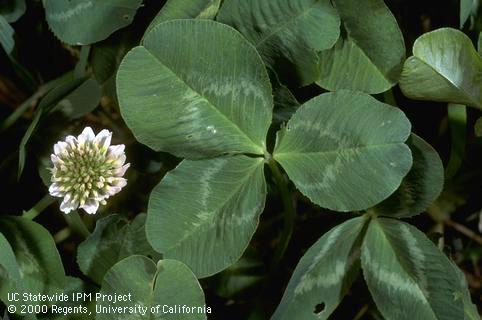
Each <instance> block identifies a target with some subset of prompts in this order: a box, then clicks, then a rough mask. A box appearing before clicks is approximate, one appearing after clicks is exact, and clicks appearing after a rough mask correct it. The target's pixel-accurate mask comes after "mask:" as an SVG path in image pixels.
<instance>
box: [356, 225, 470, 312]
mask: <svg viewBox="0 0 482 320" xmlns="http://www.w3.org/2000/svg"><path fill="white" fill-rule="evenodd" d="M362 268H363V274H364V276H365V280H366V282H367V285H368V288H369V289H370V292H371V294H372V297H373V300H374V301H375V303H376V305H377V308H378V310H380V312H381V313H382V315H383V316H384V317H385V318H387V319H397V320H404V319H409V320H419V319H420V320H453V319H464V310H463V301H462V299H461V298H462V296H463V294H464V291H465V290H466V288H463V287H462V285H461V281H460V278H459V275H458V274H457V273H456V272H455V269H454V266H453V264H452V263H451V262H450V260H449V259H448V258H447V257H446V256H445V255H444V254H443V253H442V252H441V251H440V250H439V249H438V248H437V247H436V246H435V245H434V244H433V243H432V242H431V241H430V240H429V239H428V238H427V237H426V236H425V234H423V233H422V232H420V231H418V230H417V229H416V228H414V227H412V226H410V225H409V224H406V223H403V222H400V221H397V220H393V219H384V218H377V219H373V220H372V221H371V222H370V224H369V226H368V230H367V233H366V236H365V239H364V242H363V246H362Z"/></svg>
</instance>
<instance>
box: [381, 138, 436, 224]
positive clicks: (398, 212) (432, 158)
mask: <svg viewBox="0 0 482 320" xmlns="http://www.w3.org/2000/svg"><path fill="white" fill-rule="evenodd" d="M407 145H408V146H409V147H410V150H411V151H412V156H413V166H412V168H411V169H410V171H409V172H408V174H407V175H406V176H405V178H403V180H402V184H401V185H400V187H399V188H398V190H397V191H395V193H393V194H392V195H391V196H390V197H389V198H388V199H386V200H384V201H383V202H382V203H380V204H378V205H377V206H376V207H374V208H373V209H372V210H373V211H375V213H376V214H378V215H385V216H391V217H397V218H407V217H411V216H414V215H417V214H419V213H421V212H423V211H424V210H426V209H427V208H428V207H429V206H430V205H431V204H432V203H433V202H434V201H435V199H437V197H438V196H439V195H440V193H441V192H442V189H443V186H444V168H443V164H442V160H440V157H439V155H438V153H437V151H435V149H434V148H432V146H431V145H429V144H428V143H427V142H425V141H424V140H423V139H422V138H420V137H418V136H417V135H415V134H413V133H412V135H411V136H410V138H409V139H408V141H407Z"/></svg>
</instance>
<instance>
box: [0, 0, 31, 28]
mask: <svg viewBox="0 0 482 320" xmlns="http://www.w3.org/2000/svg"><path fill="white" fill-rule="evenodd" d="M26 9H27V6H26V4H25V0H4V1H2V4H1V5H0V16H3V17H4V18H5V20H7V21H8V22H10V23H12V22H15V21H17V20H18V19H19V18H20V17H21V16H22V15H23V14H24V13H25V10H26Z"/></svg>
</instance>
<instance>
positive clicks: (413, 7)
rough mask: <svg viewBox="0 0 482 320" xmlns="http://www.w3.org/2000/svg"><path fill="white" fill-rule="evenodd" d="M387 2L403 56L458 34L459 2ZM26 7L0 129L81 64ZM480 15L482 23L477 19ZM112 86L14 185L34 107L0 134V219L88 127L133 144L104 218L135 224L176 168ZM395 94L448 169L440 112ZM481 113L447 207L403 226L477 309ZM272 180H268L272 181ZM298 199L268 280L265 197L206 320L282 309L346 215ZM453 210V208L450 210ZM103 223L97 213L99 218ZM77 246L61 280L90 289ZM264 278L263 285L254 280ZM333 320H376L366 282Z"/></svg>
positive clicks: (481, 294)
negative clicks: (304, 260)
mask: <svg viewBox="0 0 482 320" xmlns="http://www.w3.org/2000/svg"><path fill="white" fill-rule="evenodd" d="M386 3H387V5H388V6H389V7H390V9H391V10H392V12H393V13H394V15H395V16H396V18H397V20H398V22H399V25H400V28H401V29H402V32H403V34H404V37H405V42H406V47H407V56H409V55H410V54H411V52H410V51H411V47H412V44H413V42H414V41H415V39H416V38H417V37H418V36H419V35H421V34H422V33H424V32H427V31H430V30H433V29H436V28H439V27H453V28H458V27H459V2H458V1H455V0H421V1H417V0H389V1H386ZM162 5H163V1H155V0H147V1H145V5H144V7H142V8H141V9H139V11H138V13H137V16H136V18H135V21H134V23H133V24H132V25H131V26H129V27H128V28H125V29H122V30H120V31H118V32H116V33H115V34H114V35H112V36H111V37H110V38H109V39H108V40H106V41H105V42H104V43H107V44H109V43H110V44H115V43H116V42H119V41H123V42H125V44H126V46H133V45H135V44H136V43H137V42H138V41H139V39H140V37H141V36H142V34H143V32H144V30H145V28H146V27H147V25H148V24H149V22H150V21H151V19H152V18H153V17H154V15H155V14H156V13H157V12H158V11H159V9H160V8H161V7H162ZM27 6H28V9H27V12H26V14H25V15H24V16H22V18H20V20H18V21H17V22H15V23H14V24H13V27H14V29H15V32H16V38H15V41H16V48H15V51H14V55H13V56H14V58H15V61H11V60H10V59H9V58H8V57H7V56H6V55H5V53H4V52H3V51H2V50H0V121H1V120H2V119H4V118H6V117H7V116H8V115H9V114H10V113H11V112H12V111H13V110H14V109H15V108H17V107H18V106H19V104H20V103H21V102H23V101H24V100H25V99H26V98H28V97H30V96H31V95H32V94H34V93H35V92H36V91H37V89H38V87H39V86H40V85H41V84H43V83H45V82H48V81H49V80H51V79H54V78H57V77H59V76H60V75H62V74H64V73H65V72H67V71H69V70H71V69H73V68H74V66H75V64H76V62H77V60H78V55H79V48H77V47H68V46H66V45H63V44H62V43H60V42H59V41H58V40H57V39H56V38H55V37H54V36H53V34H52V33H51V32H50V31H49V30H48V26H47V24H46V22H45V19H44V13H43V9H42V6H41V3H40V1H30V2H28V4H27ZM479 17H480V19H482V15H479ZM464 31H466V32H467V34H469V36H471V38H472V39H473V40H474V43H475V44H476V39H477V35H478V31H480V26H478V25H476V26H475V28H474V29H473V30H469V29H468V27H466V29H464ZM112 88H113V83H112V81H111V82H108V84H107V85H106V86H105V88H104V97H103V99H102V102H101V106H100V107H99V108H101V109H103V110H104V111H103V112H106V111H107V112H109V113H110V117H109V119H105V117H104V116H103V115H102V112H100V111H99V108H97V109H96V110H95V111H94V112H92V113H90V114H88V115H87V116H86V117H84V118H82V119H80V120H77V121H74V122H72V121H66V120H65V119H63V118H62V117H53V118H52V119H49V120H48V121H47V122H45V123H42V125H41V126H40V127H39V128H38V130H37V132H36V133H35V134H34V135H33V137H32V140H31V143H30V144H29V147H28V154H27V162H26V167H25V170H24V173H23V175H22V177H21V179H20V180H17V176H16V173H17V162H18V145H19V142H20V140H21V138H22V136H23V134H24V133H25V131H26V129H27V127H28V125H29V123H30V122H31V119H32V115H33V112H34V110H35V107H36V104H35V103H34V104H33V105H32V107H31V108H30V110H29V111H28V112H27V113H26V114H25V115H24V116H23V117H22V118H21V119H20V120H19V121H17V122H16V123H15V125H14V126H12V127H11V128H9V129H8V130H6V131H4V132H1V133H0V135H1V136H0V146H1V147H0V182H1V183H0V197H1V209H0V214H10V215H19V214H21V213H22V211H23V210H28V209H30V208H31V207H33V206H34V205H35V204H36V203H37V202H38V201H39V200H40V199H41V198H42V197H43V196H44V195H45V194H46V193H47V192H48V190H47V188H46V187H45V185H44V184H43V183H42V180H41V178H40V177H39V173H38V169H39V167H38V166H39V163H40V162H41V160H42V157H45V156H48V155H49V154H50V152H51V148H52V145H53V143H55V142H56V141H57V140H58V139H59V138H60V137H61V136H62V134H63V132H68V131H73V132H77V131H80V129H79V128H82V127H84V126H86V125H90V126H92V127H94V128H96V129H97V130H98V129H99V128H104V127H106V128H109V129H110V130H113V131H114V136H116V135H119V136H122V137H124V142H123V143H125V141H129V142H130V143H129V142H128V143H126V144H128V146H127V156H128V159H129V162H131V164H132V169H130V170H129V171H128V176H127V178H128V179H129V185H128V187H126V190H124V191H123V192H122V193H121V194H119V196H117V197H115V198H114V199H113V201H111V202H110V203H109V206H108V207H107V209H106V210H105V211H104V212H105V213H106V212H109V213H111V212H121V213H124V214H126V215H128V216H130V217H132V216H134V215H136V214H137V213H139V212H145V211H146V205H147V197H148V195H149V192H150V190H151V189H152V187H153V186H154V185H155V184H157V183H158V182H159V180H160V179H161V177H162V176H163V175H164V174H165V172H166V171H168V170H170V169H172V168H173V167H174V166H175V165H176V164H177V162H178V161H179V160H178V159H176V158H174V157H172V156H170V155H168V154H164V153H156V152H153V151H151V150H149V149H148V148H147V147H145V146H143V145H141V144H138V143H137V142H135V140H134V139H133V137H132V135H131V133H130V132H129V130H128V129H127V128H126V126H125V124H124V123H123V121H122V119H121V117H120V115H119V112H118V107H117V105H116V102H115V94H114V90H113V89H112ZM290 89H291V90H292V92H293V94H294V95H295V96H296V97H297V98H298V100H299V101H300V102H303V101H305V100H307V99H309V98H311V97H313V96H314V95H316V94H318V93H321V92H322V90H321V89H320V88H318V87H317V86H309V87H305V88H290ZM392 93H393V96H394V97H395V101H396V104H397V105H398V106H399V107H400V108H401V109H402V110H403V111H404V112H405V113H406V114H407V116H408V117H409V119H410V121H411V122H412V125H413V131H414V132H415V133H417V134H418V135H419V136H421V137H423V138H424V139H425V140H426V141H427V142H429V143H430V144H431V145H432V146H433V147H434V148H435V149H436V150H437V151H438V152H439V154H440V156H441V158H442V160H443V161H444V164H447V162H448V159H449V156H450V146H451V143H452V141H451V138H450V132H449V126H448V121H447V106H446V104H442V103H432V102H420V101H412V100H409V99H407V98H405V97H404V96H403V95H402V93H401V92H400V89H399V88H398V87H395V88H393V90H392ZM377 98H379V99H380V100H385V99H386V98H387V96H386V95H384V94H381V95H378V96H377ZM481 115H482V114H481V113H480V111H478V110H472V109H470V110H468V124H467V148H466V153H465V158H464V161H463V164H462V167H461V169H460V170H459V172H458V174H457V175H456V176H455V177H454V178H453V179H451V180H449V181H447V182H446V187H445V191H444V194H443V199H442V200H443V201H440V202H439V203H438V208H439V209H437V210H436V209H433V210H431V214H422V215H420V216H417V217H414V218H412V219H408V220H409V222H410V223H412V224H414V225H415V226H417V227H418V228H420V229H421V230H423V231H425V232H427V233H428V234H429V236H430V237H431V238H432V239H433V240H434V241H435V242H439V241H440V240H441V239H443V247H444V249H445V251H446V252H447V253H448V254H449V255H450V256H451V257H452V258H453V259H454V260H455V261H456V262H457V264H458V265H459V266H460V267H461V268H462V270H463V271H464V272H465V274H466V276H467V279H468V283H469V287H470V290H471V293H472V297H473V301H474V302H475V303H476V304H478V306H479V310H481V304H482V290H481V281H482V277H481V268H482V265H481V263H480V258H481V254H482V248H481V245H480V244H479V243H477V241H476V238H474V237H470V236H469V235H468V234H464V233H462V232H460V231H458V230H457V229H459V227H460V225H462V226H465V227H466V228H467V229H468V230H471V231H472V232H474V233H475V234H476V235H479V236H480V233H478V231H477V223H478V214H476V213H478V212H480V210H481V208H482V170H481V169H482V152H481V151H482V140H481V139H480V138H476V137H475V136H474V133H473V126H474V123H475V121H476V120H477V118H478V117H480V116H481ZM114 142H115V141H114ZM269 179H270V177H268V181H269ZM297 198H298V202H297V222H296V228H295V231H294V234H293V237H292V241H291V243H290V245H289V248H288V251H287V253H286V256H285V258H284V260H283V262H282V264H281V265H280V266H279V268H278V269H277V270H275V271H274V272H271V273H268V270H267V269H268V267H267V266H268V265H269V262H270V261H271V258H272V254H273V252H274V248H275V247H276V245H277V241H278V237H279V234H280V230H281V228H282V219H280V212H281V211H282V210H283V208H282V205H281V199H280V198H279V197H278V195H277V191H276V190H271V189H270V196H269V198H268V202H267V205H266V210H265V212H264V213H263V215H262V219H261V224H260V226H259V228H258V231H257V232H256V234H255V237H254V239H253V241H252V242H251V246H250V248H249V249H248V250H247V251H246V253H245V257H247V258H249V259H251V260H252V261H253V264H252V265H250V266H247V267H245V268H241V269H239V268H230V269H228V270H227V271H226V272H223V273H221V274H219V275H216V276H214V277H211V278H209V279H206V280H202V281H201V282H202V284H203V287H204V289H205V294H206V298H207V302H208V305H210V306H211V307H212V308H213V314H212V315H211V318H212V319H247V318H248V316H249V314H250V313H251V311H252V310H254V309H257V310H262V311H264V312H265V314H266V316H265V317H268V315H270V314H271V312H272V311H273V310H274V308H275V307H276V305H277V304H278V303H279V300H280V298H281V295H282V293H283V291H284V287H285V286H286V284H287V282H288V280H289V278H290V276H291V274H292V272H293V270H294V268H295V266H296V264H297V262H298V260H299V259H300V257H301V256H302V255H303V253H304V252H305V251H306V250H307V248H308V247H309V246H311V245H312V244H313V243H314V242H315V241H316V240H317V239H318V238H319V237H320V236H321V235H322V234H324V233H325V232H327V231H328V230H329V229H331V228H332V227H334V226H336V225H337V224H339V223H341V222H343V221H345V220H346V219H348V218H349V217H350V216H351V214H339V213H338V214H336V213H333V212H329V211H327V210H324V209H321V208H318V207H316V206H313V205H312V204H311V203H310V202H309V201H308V200H307V199H305V198H304V197H303V196H302V195H301V194H299V193H297ZM451 206H453V207H454V210H450V208H451ZM440 208H442V209H440ZM450 211H453V212H450ZM440 212H447V215H446V216H444V217H443V218H441V217H440ZM105 213H104V214H105ZM100 216H102V215H98V216H96V217H95V218H99V217H100ZM90 219H91V220H88V221H87V223H90V224H91V226H93V225H94V224H95V221H94V220H93V219H94V218H91V217H90ZM37 222H39V223H41V224H42V225H43V226H45V227H46V228H48V229H49V231H51V233H52V234H55V233H56V232H57V231H59V230H60V229H61V228H63V227H65V220H64V218H63V216H62V213H60V211H59V210H58V208H57V206H56V205H53V206H51V207H50V208H49V209H47V210H46V212H44V213H43V214H42V215H41V216H39V218H37ZM79 241H80V239H79V238H77V237H76V236H75V235H74V236H71V237H69V238H68V239H67V240H65V241H63V242H60V243H58V249H59V251H60V254H61V257H62V259H63V262H64V266H65V269H66V272H67V274H69V275H73V276H77V277H80V278H82V279H84V280H86V281H88V279H87V278H85V277H84V276H83V275H82V273H81V272H80V271H79V269H78V266H77V264H76V262H75V250H76V247H77V245H78V244H79ZM236 276H239V277H240V279H241V280H240V281H241V282H243V281H244V282H243V283H253V284H252V285H251V286H246V288H245V290H242V291H241V292H237V293H236V294H234V295H233V294H232V293H230V292H229V290H228V287H229V284H230V282H229V281H232V279H233V277H236ZM263 278H265V279H267V280H265V282H262V281H259V279H263ZM230 279H231V280H230ZM266 281H267V282H266ZM266 283H268V284H266ZM230 295H231V296H230ZM321 307H322V306H320V308H321ZM1 309H2V308H1V307H0V310H1ZM314 311H315V310H314ZM332 319H342V320H344V319H358V320H360V319H381V317H380V316H379V314H378V312H377V310H376V307H375V306H374V305H373V302H372V301H371V298H370V295H369V292H368V290H367V288H366V286H365V284H364V281H363V280H362V277H360V278H359V279H358V281H356V282H355V283H354V285H353V287H352V289H351V291H350V293H349V294H348V295H347V297H346V298H345V299H344V301H343V302H342V304H341V305H340V307H339V308H338V309H337V311H336V312H335V314H334V315H333V316H332Z"/></svg>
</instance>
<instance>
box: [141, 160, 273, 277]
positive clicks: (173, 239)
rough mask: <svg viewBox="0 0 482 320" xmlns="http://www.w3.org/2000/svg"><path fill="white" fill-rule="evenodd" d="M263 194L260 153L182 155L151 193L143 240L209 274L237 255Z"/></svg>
mask: <svg viewBox="0 0 482 320" xmlns="http://www.w3.org/2000/svg"><path fill="white" fill-rule="evenodd" d="M265 198H266V182H265V180H264V161H263V158H248V157H245V156H234V157H222V158H216V159H210V160H201V161H189V160H184V161H183V162H181V164H180V165H179V166H178V167H177V168H176V169H174V170H173V171H171V172H170V173H168V174H167V175H166V176H165V177H164V179H163V180H162V181H161V182H160V183H159V184H158V185H157V186H156V187H155V188H154V190H153V191H152V193H151V196H150V199H149V207H148V215H147V224H146V230H147V239H148V241H149V243H150V244H151V245H152V247H153V248H154V249H155V250H156V251H158V252H161V253H163V254H164V257H167V258H172V259H177V260H180V261H182V262H184V263H185V264H187V265H188V266H189V267H190V268H191V269H192V270H193V272H194V273H195V274H196V275H197V276H198V277H199V278H202V277H207V276H210V275H213V274H215V273H217V272H219V271H221V270H223V269H225V268H227V267H229V266H230V265H232V264H233V263H235V262H236V261H237V260H238V259H239V258H240V257H241V255H242V253H243V252H244V250H245V249H246V247H247V245H248V243H249V241H250V240H251V237H252V236H253V233H254V231H255V230H256V227H257V226H258V221H259V216H260V214H261V212H262V211H263V209H264V203H265Z"/></svg>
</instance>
